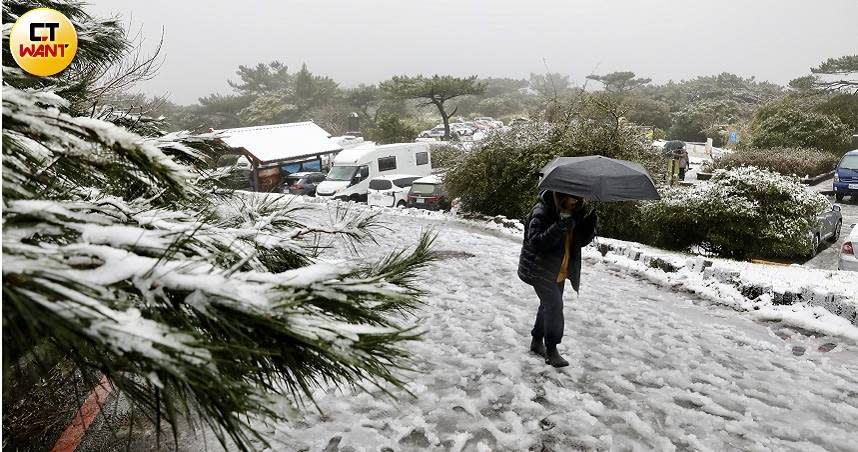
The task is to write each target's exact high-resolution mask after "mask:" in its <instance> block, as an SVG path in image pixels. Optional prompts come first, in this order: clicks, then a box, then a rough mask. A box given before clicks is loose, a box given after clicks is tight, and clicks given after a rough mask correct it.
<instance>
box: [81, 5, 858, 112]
mask: <svg viewBox="0 0 858 452" xmlns="http://www.w3.org/2000/svg"><path fill="white" fill-rule="evenodd" d="M88 11H90V13H92V14H94V15H96V16H98V17H108V16H113V15H116V14H119V15H121V16H122V17H123V18H124V19H125V20H126V21H127V20H129V19H130V20H131V21H132V27H133V28H138V27H141V26H142V31H143V34H144V35H145V36H146V38H147V42H146V43H145V44H144V48H151V46H153V45H154V42H156V41H157V40H158V38H159V36H160V35H161V29H162V27H163V29H164V33H165V43H164V48H163V55H164V56H165V58H166V60H165V62H164V64H163V66H162V68H161V71H160V73H159V74H158V76H157V77H156V78H155V79H153V80H150V81H147V82H144V83H142V84H141V85H139V87H138V89H140V90H141V91H143V92H146V93H148V94H156V95H162V94H168V95H169V97H170V98H171V100H173V101H174V102H176V103H182V104H187V103H193V102H196V100H197V98H199V97H201V96H204V95H206V94H209V93H212V92H221V93H227V92H229V91H230V88H229V86H228V85H227V83H226V80H227V79H235V70H236V69H237V68H238V65H240V64H244V65H255V64H256V63H259V62H267V61H271V60H275V59H277V60H280V61H283V62H285V63H286V64H287V65H288V66H289V68H290V72H292V71H296V70H298V69H299V68H300V66H301V63H304V62H306V63H307V65H308V67H309V69H310V70H311V71H313V72H314V73H317V74H323V75H328V76H330V77H332V78H333V79H334V80H336V81H338V82H340V84H341V85H342V86H346V87H348V86H354V85H357V84H358V83H375V82H378V81H381V80H384V79H387V78H389V77H390V76H392V75H394V74H403V73H407V74H416V73H424V74H433V73H443V74H455V75H472V74H478V75H480V76H482V77H486V76H508V77H518V78H522V77H527V76H528V74H529V73H530V72H545V70H546V63H547V66H548V67H549V68H550V70H551V71H552V72H561V73H565V74H570V75H571V76H572V79H573V80H575V81H578V82H579V83H581V82H583V80H584V78H585V77H586V76H587V75H588V74H590V73H606V72H611V71H616V70H631V71H634V72H636V73H637V74H638V76H643V77H651V78H652V79H653V80H654V81H656V82H664V81H668V80H682V79H688V78H692V77H695V76H698V75H712V74H717V73H720V72H733V73H736V74H740V75H743V76H751V75H755V76H756V77H757V79H759V80H770V81H773V82H776V83H781V84H785V83H787V82H788V81H789V80H791V79H793V78H795V77H798V76H801V75H805V74H807V73H808V71H809V67H810V66H815V65H817V64H818V63H819V62H820V61H822V60H824V59H826V58H828V57H835V56H841V55H846V54H855V53H858V29H856V22H858V0H675V1H668V0H587V1H560V0H555V1H548V0H491V1H489V0H431V1H430V0H426V1H417V0H350V1H349V0H341V1H334V0H313V1H279V2H275V1H270V2H263V1H250V0H244V1H235V0H231V1H228V2H227V1H219V0H217V1H216V0H208V1H206V0H181V1H179V0H172V1H166V0H145V1H128V2H117V1H115V0H114V1H105V0H91V5H90V7H89V8H88Z"/></svg>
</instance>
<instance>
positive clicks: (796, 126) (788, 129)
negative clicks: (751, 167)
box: [750, 107, 850, 152]
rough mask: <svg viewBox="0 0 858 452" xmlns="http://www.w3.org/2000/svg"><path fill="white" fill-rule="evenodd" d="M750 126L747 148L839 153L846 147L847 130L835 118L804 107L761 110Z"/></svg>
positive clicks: (847, 142) (841, 122)
mask: <svg viewBox="0 0 858 452" xmlns="http://www.w3.org/2000/svg"><path fill="white" fill-rule="evenodd" d="M763 111H764V112H766V113H767V114H757V116H756V117H755V118H754V120H753V122H752V123H751V140H750V143H751V146H753V147H757V148H774V147H781V146H785V147H806V148H819V149H823V150H826V151H829V152H839V151H842V150H843V149H845V148H846V146H848V144H849V139H850V130H849V127H848V126H847V125H846V124H844V123H843V121H841V120H840V118H838V117H837V116H834V115H829V114H825V113H821V112H817V111H812V110H809V109H805V108H798V107H786V108H782V109H778V110H775V111H769V110H767V109H763Z"/></svg>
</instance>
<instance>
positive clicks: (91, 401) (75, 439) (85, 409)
mask: <svg viewBox="0 0 858 452" xmlns="http://www.w3.org/2000/svg"><path fill="white" fill-rule="evenodd" d="M111 391H113V384H111V383H110V380H109V379H108V378H107V375H105V376H103V377H101V381H99V382H98V384H97V385H96V386H95V388H93V389H92V392H90V393H89V396H88V397H87V398H86V401H84V402H83V405H81V407H80V409H78V410H77V413H75V415H74V417H73V418H72V422H71V423H70V424H69V426H68V427H66V430H65V431H64V432H63V434H62V435H60V439H59V440H57V443H56V444H54V448H53V449H51V452H73V451H74V450H75V449H77V446H78V445H80V442H81V441H82V440H83V435H84V434H85V433H86V429H88V428H89V426H90V425H91V424H92V421H94V420H95V418H96V417H97V416H98V414H99V413H101V408H102V407H104V405H105V404H106V403H107V397H108V396H109V395H110V393H111Z"/></svg>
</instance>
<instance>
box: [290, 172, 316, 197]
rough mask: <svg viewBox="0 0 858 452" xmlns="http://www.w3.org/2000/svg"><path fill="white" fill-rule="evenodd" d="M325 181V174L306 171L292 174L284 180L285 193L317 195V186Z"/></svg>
mask: <svg viewBox="0 0 858 452" xmlns="http://www.w3.org/2000/svg"><path fill="white" fill-rule="evenodd" d="M323 180H325V173H322V172H310V171H304V172H300V173H292V174H290V175H288V176H286V178H285V179H284V180H283V191H284V192H287V193H289V194H290V195H307V196H315V195H316V186H317V185H319V184H320V183H321V182H322V181H323Z"/></svg>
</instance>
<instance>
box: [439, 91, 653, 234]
mask: <svg viewBox="0 0 858 452" xmlns="http://www.w3.org/2000/svg"><path fill="white" fill-rule="evenodd" d="M577 102H578V103H577V104H575V105H574V111H573V113H572V115H571V120H570V121H569V122H568V123H546V122H531V123H527V124H522V125H517V126H516V127H511V128H509V129H507V130H504V131H499V132H496V133H492V134H489V135H488V136H487V137H486V139H484V140H482V141H481V142H480V144H479V145H477V146H476V147H475V148H474V149H472V150H471V151H470V152H469V153H467V154H466V155H465V156H464V157H463V158H462V159H461V160H459V161H456V162H454V163H453V165H452V166H451V167H450V168H449V169H448V171H447V176H446V179H445V184H446V186H447V188H448V190H449V191H450V193H451V195H452V196H453V197H454V198H455V197H460V198H461V199H462V203H463V207H464V208H465V209H466V210H471V211H475V212H479V213H482V214H485V215H490V216H495V215H504V216H506V217H508V218H523V217H524V216H525V215H527V213H528V212H529V211H530V209H531V207H533V204H534V203H535V202H536V197H537V194H538V193H537V183H538V182H539V180H538V174H539V171H540V170H541V169H542V168H543V167H544V166H545V165H546V164H548V163H549V162H550V161H551V160H553V159H555V158H557V157H571V156H583V155H596V154H598V155H603V156H606V157H611V158H619V159H625V160H634V161H637V162H640V163H642V164H643V165H644V166H645V167H647V169H648V170H649V171H650V174H652V176H653V179H659V177H658V174H659V173H660V172H663V171H664V168H665V165H662V162H661V160H660V159H661V158H660V157H659V156H658V155H657V154H655V153H652V152H651V151H650V149H649V145H648V143H646V141H645V140H644V137H643V136H642V135H641V133H640V132H639V131H638V130H636V129H635V128H632V127H629V126H627V125H626V124H624V123H622V122H618V121H616V120H615V118H614V117H613V116H611V115H610V114H609V113H608V112H607V110H606V109H610V108H612V107H611V105H609V104H608V102H609V100H608V99H604V98H590V97H587V96H585V97H584V98H583V99H581V100H579V101H577Z"/></svg>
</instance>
